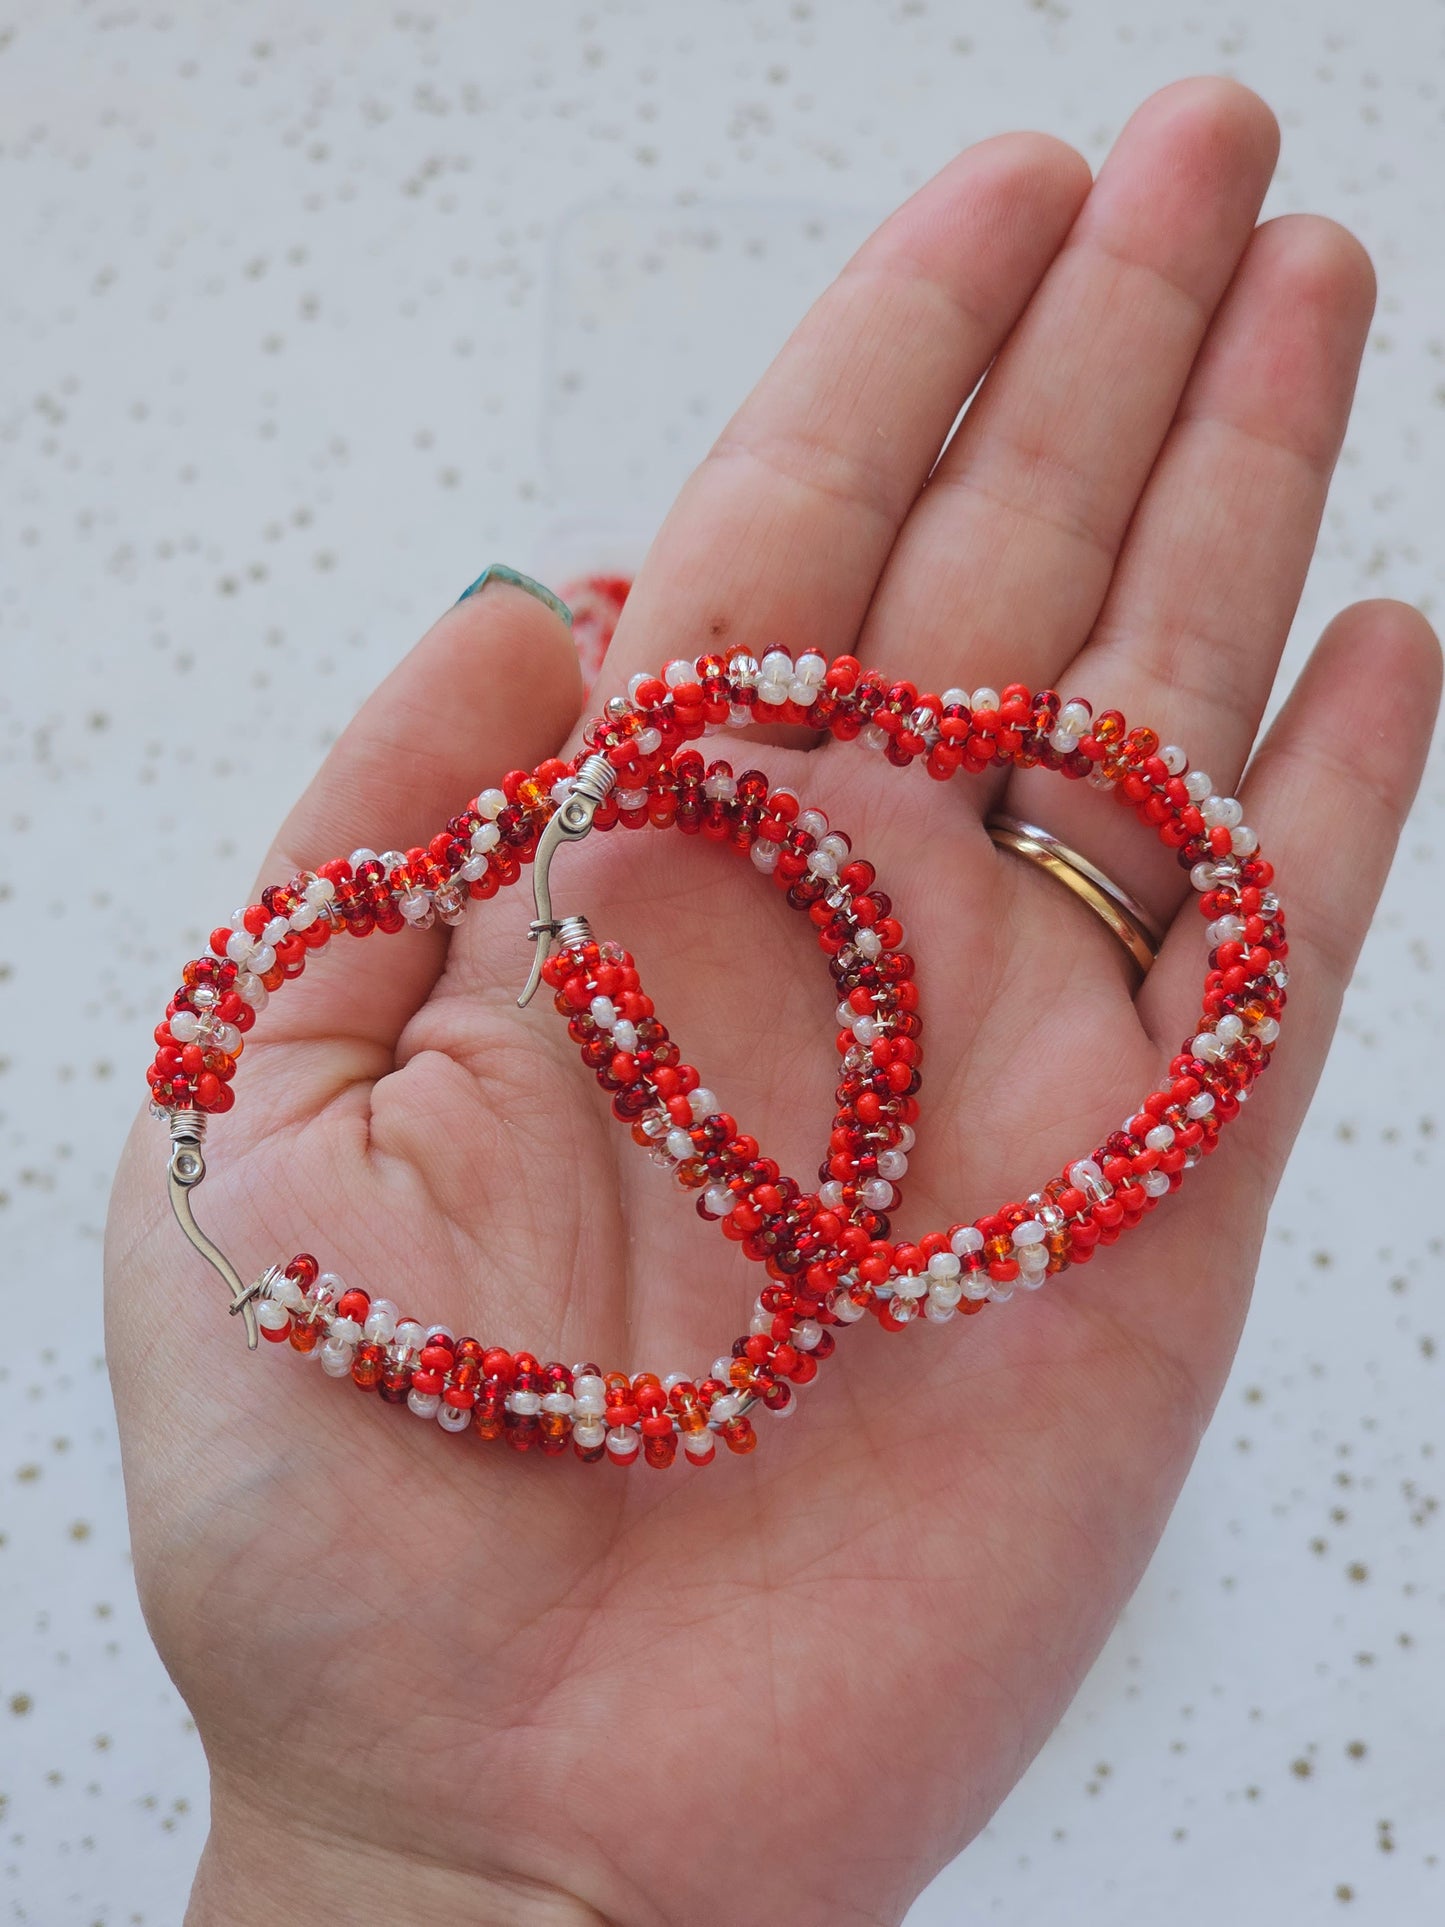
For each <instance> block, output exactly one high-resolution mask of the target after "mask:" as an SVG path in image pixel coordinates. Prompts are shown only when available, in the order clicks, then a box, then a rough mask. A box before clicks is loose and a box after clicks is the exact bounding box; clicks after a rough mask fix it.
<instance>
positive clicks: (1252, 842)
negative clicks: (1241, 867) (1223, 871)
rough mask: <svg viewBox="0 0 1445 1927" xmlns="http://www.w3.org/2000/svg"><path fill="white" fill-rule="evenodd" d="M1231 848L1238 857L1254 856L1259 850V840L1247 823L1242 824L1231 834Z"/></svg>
mask: <svg viewBox="0 0 1445 1927" xmlns="http://www.w3.org/2000/svg"><path fill="white" fill-rule="evenodd" d="M1229 847H1230V849H1231V850H1233V852H1234V854H1235V855H1236V856H1253V855H1254V853H1255V851H1256V850H1257V849H1258V848H1259V838H1258V837H1257V836H1256V835H1255V833H1254V831H1253V830H1252V829H1251V828H1250V827H1249V825H1248V824H1247V823H1240V824H1239V825H1237V827H1236V828H1234V829H1232V830H1231V831H1230V832H1229Z"/></svg>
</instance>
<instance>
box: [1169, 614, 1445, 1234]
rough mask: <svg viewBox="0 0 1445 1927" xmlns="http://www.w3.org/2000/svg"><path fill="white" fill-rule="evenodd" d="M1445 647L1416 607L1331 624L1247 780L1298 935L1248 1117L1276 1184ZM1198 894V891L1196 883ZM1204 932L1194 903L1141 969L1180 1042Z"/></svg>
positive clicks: (1372, 894) (1345, 978)
mask: <svg viewBox="0 0 1445 1927" xmlns="http://www.w3.org/2000/svg"><path fill="white" fill-rule="evenodd" d="M1440 667H1441V665H1440V645H1439V643H1438V641H1437V640H1436V637H1435V634H1434V631H1433V630H1432V629H1431V627H1430V625H1429V623H1427V622H1426V620H1425V618H1424V617H1423V616H1422V615H1421V614H1420V613H1419V611H1418V610H1416V609H1412V608H1410V607H1409V606H1408V605H1407V604H1405V603H1401V602H1361V603H1356V604H1355V605H1354V606H1353V607H1352V608H1349V609H1346V610H1344V611H1343V613H1342V614H1340V615H1338V616H1337V617H1336V618H1335V620H1334V621H1333V622H1332V623H1331V624H1330V626H1329V628H1328V629H1327V630H1326V631H1325V634H1324V637H1323V639H1322V640H1321V642H1320V644H1319V646H1318V648H1317V649H1316V650H1315V652H1314V654H1313V656H1311V658H1310V660H1309V662H1308V664H1307V665H1306V667H1305V670H1304V673H1303V674H1302V675H1301V677H1300V679H1299V681H1298V682H1297V683H1296V685H1295V687H1294V689H1293V690H1292V692H1291V694H1290V697H1289V700H1288V701H1287V702H1286V704H1285V706H1284V708H1283V709H1282V710H1281V711H1280V714H1279V716H1278V717H1277V718H1276V720H1275V722H1274V724H1273V726H1272V727H1271V729H1270V731H1269V733H1268V734H1267V735H1266V737H1265V738H1264V741H1263V742H1262V743H1261V745H1260V748H1259V750H1258V752H1257V754H1256V755H1255V758H1254V760H1253V762H1252V763H1251V764H1250V766H1249V769H1248V771H1247V772H1246V775H1245V778H1244V782H1243V784H1242V786H1241V788H1240V801H1241V802H1242V803H1243V805H1244V809H1245V821H1246V822H1247V823H1248V824H1249V825H1250V827H1251V828H1253V829H1254V830H1255V831H1256V832H1257V833H1258V835H1259V838H1260V845H1261V850H1262V852H1263V854H1264V855H1265V856H1267V857H1268V859H1269V860H1270V862H1271V863H1272V864H1273V865H1274V869H1275V878H1276V885H1275V887H1276V888H1277V890H1278V892H1279V896H1280V900H1281V902H1282V903H1283V905H1284V911H1285V918H1286V926H1287V932H1288V937H1289V974H1290V983H1289V1005H1288V1010H1287V1013H1286V1016H1285V1020H1284V1031H1283V1035H1282V1036H1281V1038H1280V1042H1279V1045H1278V1048H1277V1050H1276V1052H1275V1055H1274V1058H1273V1060H1272V1062H1271V1064H1270V1068H1269V1071H1268V1074H1267V1075H1266V1076H1265V1077H1264V1079H1263V1080H1262V1081H1261V1083H1260V1086H1259V1089H1258V1092H1257V1093H1256V1095H1255V1097H1254V1098H1253V1100H1252V1101H1251V1103H1250V1105H1249V1107H1248V1111H1247V1114H1246V1115H1245V1116H1243V1117H1241V1118H1240V1120H1239V1123H1238V1125H1237V1126H1236V1127H1234V1128H1235V1129H1236V1130H1237V1131H1239V1132H1242V1133H1244V1134H1245V1136H1246V1139H1247V1141H1248V1142H1249V1143H1252V1145H1253V1149H1254V1154H1255V1157H1256V1159H1257V1160H1258V1161H1259V1164H1260V1167H1261V1170H1262V1172H1263V1175H1264V1180H1265V1185H1266V1192H1265V1195H1266V1198H1267V1196H1268V1194H1269V1192H1272V1190H1273V1187H1274V1183H1275V1181H1276V1179H1277V1177H1278V1174H1279V1170H1280V1168H1281V1166H1282V1165H1283V1162H1284V1156H1285V1153H1286V1151H1287V1149H1288V1147H1289V1143H1290V1141H1291V1139H1292V1137H1293V1135H1294V1132H1295V1129H1296V1128H1297V1126H1298V1124H1299V1121H1300V1119H1301V1118H1302V1117H1303V1115H1304V1111H1305V1107H1306V1105H1307V1104H1308V1102H1309V1099H1310V1095H1311V1093H1312V1092H1313V1090H1314V1087H1315V1083H1316V1081H1317V1079H1318V1077H1319V1073H1320V1069H1321V1066H1322V1065H1323V1063H1324V1060H1325V1053H1326V1051H1327V1049H1328V1047H1329V1042H1330V1038H1331V1036H1332V1035H1333V1032H1334V1027H1335V1019H1336V1017H1337V1015H1338V1012H1339V1006H1340V1000H1341V998H1342V997H1343V995H1344V992H1345V987H1346V985H1347V984H1348V982H1349V979H1350V974H1351V972H1352V971H1353V969H1354V966H1355V959H1356V957H1357V956H1358V955H1359V950H1360V945H1361V944H1362V943H1363V942H1364V939H1365V933H1366V931H1367V930H1368V929H1369V926H1370V920H1371V918H1372V917H1373V915H1374V912H1375V905H1376V903H1377V901H1378V899H1379V895H1380V892H1381V890H1382V889H1383V888H1384V883H1385V877H1386V875H1387V873H1388V871H1389V868H1390V862H1391V859H1392V857H1393V855H1394V852H1395V845H1396V842H1397V841H1398V839H1399V835H1400V829H1401V826H1402V825H1403V823H1404V820H1405V816H1406V814H1407V812H1408V810H1409V808H1410V804H1411V801H1412V799H1413V797H1414V794H1415V790H1416V788H1417V786H1418V784H1419V781H1420V775H1421V771H1422V770H1423V768H1424V764H1425V757H1426V754H1427V753H1428V750H1429V746H1430V738H1431V732H1432V729H1433V727H1434V722H1435V714H1436V710H1437V708H1438V706H1439V700H1440ZM1191 895H1192V892H1191ZM1205 953H1206V944H1205V938H1204V934H1203V921H1202V919H1201V917H1200V916H1199V914H1198V912H1197V910H1196V909H1195V907H1194V904H1193V903H1186V904H1185V905H1184V907H1183V908H1182V909H1181V910H1180V912H1179V915H1178V917H1177V918H1176V919H1175V923H1174V926H1173V928H1172V929H1171V931H1170V933H1169V937H1168V940H1167V941H1166V943H1165V946H1164V949H1163V951H1162V952H1161V953H1160V956H1159V961H1158V962H1157V963H1156V964H1155V966H1154V968H1153V970H1151V971H1150V973H1149V975H1148V977H1147V978H1146V979H1145V983H1144V988H1143V991H1142V992H1141V994H1140V997H1139V1008H1140V1014H1141V1015H1142V1016H1143V1018H1144V1021H1145V1023H1146V1025H1147V1026H1148V1027H1149V1028H1150V1030H1151V1031H1152V1032H1153V1034H1154V1036H1155V1039H1156V1041H1157V1042H1158V1044H1159V1045H1160V1047H1161V1048H1162V1049H1164V1050H1166V1051H1169V1052H1170V1053H1172V1052H1173V1051H1174V1050H1176V1049H1177V1048H1178V1046H1179V1043H1180V1040H1181V1038H1182V1036H1183V1034H1184V1031H1185V1028H1186V1026H1187V1025H1188V1024H1189V1023H1190V1020H1191V1017H1192V1016H1193V1015H1194V1014H1196V1013H1197V1009H1198V995H1199V985H1200V983H1201V981H1202V979H1203V975H1204V971H1203V959H1204V956H1205Z"/></svg>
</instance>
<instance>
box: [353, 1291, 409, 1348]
mask: <svg viewBox="0 0 1445 1927" xmlns="http://www.w3.org/2000/svg"><path fill="white" fill-rule="evenodd" d="M399 1316H400V1314H399V1313H398V1311H397V1309H396V1306H395V1305H394V1304H393V1303H392V1302H391V1300H390V1299H389V1298H373V1299H372V1301H371V1305H370V1307H369V1308H368V1310H367V1314H366V1323H365V1324H364V1325H363V1326H362V1336H363V1337H364V1338H365V1339H366V1341H367V1343H368V1344H371V1345H389V1344H390V1343H391V1341H392V1339H393V1338H394V1337H395V1336H396V1321H397V1318H398V1317H399Z"/></svg>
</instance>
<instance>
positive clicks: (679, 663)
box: [662, 656, 697, 689]
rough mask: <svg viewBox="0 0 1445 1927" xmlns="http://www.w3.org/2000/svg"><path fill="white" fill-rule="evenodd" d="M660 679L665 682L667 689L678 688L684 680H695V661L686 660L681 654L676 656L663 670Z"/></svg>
mask: <svg viewBox="0 0 1445 1927" xmlns="http://www.w3.org/2000/svg"><path fill="white" fill-rule="evenodd" d="M662 680H663V681H664V682H665V683H666V684H667V686H668V688H669V689H678V688H680V687H681V686H682V684H683V683H685V682H696V681H697V664H696V663H695V662H687V661H686V660H685V659H684V658H683V657H681V656H676V657H674V658H673V660H672V661H671V662H670V663H669V664H668V665H667V667H666V668H665V669H664V670H663V672H662Z"/></svg>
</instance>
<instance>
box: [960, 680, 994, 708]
mask: <svg viewBox="0 0 1445 1927" xmlns="http://www.w3.org/2000/svg"><path fill="white" fill-rule="evenodd" d="M999 701H1000V697H999V693H998V691H997V690H996V689H990V688H989V687H988V686H987V684H985V686H984V687H983V688H982V689H975V690H974V692H973V694H972V695H971V696H970V697H969V699H968V706H969V708H970V709H997V708H998V706H999Z"/></svg>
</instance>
